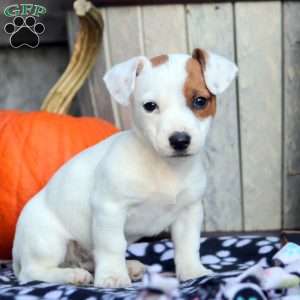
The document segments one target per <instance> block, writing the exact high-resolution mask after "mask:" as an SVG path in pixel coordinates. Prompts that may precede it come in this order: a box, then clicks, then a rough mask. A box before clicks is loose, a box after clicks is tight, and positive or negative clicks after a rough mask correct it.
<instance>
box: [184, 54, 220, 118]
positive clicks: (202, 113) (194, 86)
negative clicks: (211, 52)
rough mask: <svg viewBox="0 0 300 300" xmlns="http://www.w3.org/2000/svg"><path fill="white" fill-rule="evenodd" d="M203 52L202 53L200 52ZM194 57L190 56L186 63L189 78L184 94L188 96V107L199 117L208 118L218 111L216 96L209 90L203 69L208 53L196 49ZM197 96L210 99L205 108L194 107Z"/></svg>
mask: <svg viewBox="0 0 300 300" xmlns="http://www.w3.org/2000/svg"><path fill="white" fill-rule="evenodd" d="M196 50H197V56H195V57H194V53H195V51H196ZM198 50H199V51H200V52H202V53H201V54H200V52H199V51H198ZM194 53H193V58H190V59H189V60H188V61H187V64H186V71H187V78H186V81H185V83H184V86H183V94H184V96H185V98H186V103H187V105H188V107H190V108H191V110H192V111H193V112H194V114H195V115H196V116H197V117H198V118H207V117H209V116H214V115H215V113H216V106H217V104H216V96H215V95H213V94H211V93H210V91H209V90H208V88H207V86H206V84H205V80H204V75H203V70H204V68H205V59H204V58H205V55H206V53H205V52H203V51H202V50H200V49H195V50H194ZM196 97H204V98H206V99H207V100H208V103H207V105H206V107H205V108H203V109H201V110H197V109H195V108H193V105H192V102H193V99H194V98H196Z"/></svg>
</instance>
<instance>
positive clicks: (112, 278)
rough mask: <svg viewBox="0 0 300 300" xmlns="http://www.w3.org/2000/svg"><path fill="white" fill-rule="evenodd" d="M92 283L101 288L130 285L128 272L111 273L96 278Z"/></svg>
mask: <svg viewBox="0 0 300 300" xmlns="http://www.w3.org/2000/svg"><path fill="white" fill-rule="evenodd" d="M94 285H95V286H96V287H101V288H126V287H130V286H131V281H130V278H129V276H128V274H126V275H120V274H112V275H106V276H101V277H99V278H96V279H95V282H94Z"/></svg>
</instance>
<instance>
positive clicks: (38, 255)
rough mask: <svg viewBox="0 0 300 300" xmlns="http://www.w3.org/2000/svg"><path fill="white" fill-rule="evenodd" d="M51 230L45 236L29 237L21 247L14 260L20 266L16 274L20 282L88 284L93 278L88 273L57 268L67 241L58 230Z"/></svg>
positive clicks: (63, 255) (62, 259)
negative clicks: (18, 254) (19, 253)
mask: <svg viewBox="0 0 300 300" xmlns="http://www.w3.org/2000/svg"><path fill="white" fill-rule="evenodd" d="M53 227H54V226H53ZM53 229H54V228H52V230H51V231H50V230H49V231H48V232H47V236H32V235H31V240H30V241H31V242H30V243H27V244H23V245H22V246H23V248H22V255H20V256H19V257H17V258H16V259H17V261H18V262H19V264H20V266H21V270H20V272H19V274H18V279H19V280H20V282H21V283H26V282H29V281H34V280H37V281H46V282H50V283H70V284H78V285H79V284H88V283H90V282H91V281H92V280H93V277H92V275H91V274H90V273H89V272H88V271H86V270H84V269H82V268H61V267H59V266H60V264H61V263H62V262H63V261H64V259H65V254H66V249H67V243H68V239H67V238H66V236H65V235H64V234H63V233H62V232H61V231H60V230H59V228H55V229H56V230H53ZM27 241H29V239H27Z"/></svg>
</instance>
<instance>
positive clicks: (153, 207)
mask: <svg viewBox="0 0 300 300" xmlns="http://www.w3.org/2000/svg"><path fill="white" fill-rule="evenodd" d="M189 202H192V199H191V198H190V197H189V193H188V191H183V192H181V193H179V194H178V195H175V196H174V195H170V194H163V193H153V194H150V195H148V197H147V198H146V199H143V201H142V202H141V203H140V204H137V205H135V206H133V207H131V208H130V209H129V210H128V215H127V221H126V227H125V231H126V234H127V235H128V236H134V237H135V236H137V237H142V236H152V235H156V234H158V233H160V232H162V231H163V230H165V229H167V227H168V226H170V225H171V224H172V223H173V221H174V220H175V219H176V217H177V215H178V214H179V213H180V211H181V210H182V209H183V208H184V207H185V206H186V205H188V203H189Z"/></svg>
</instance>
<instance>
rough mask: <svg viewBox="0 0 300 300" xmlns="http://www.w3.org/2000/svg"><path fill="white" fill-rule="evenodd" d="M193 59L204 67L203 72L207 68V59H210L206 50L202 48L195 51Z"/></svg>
mask: <svg viewBox="0 0 300 300" xmlns="http://www.w3.org/2000/svg"><path fill="white" fill-rule="evenodd" d="M192 57H193V58H194V59H196V60H197V61H198V62H199V63H200V65H201V67H202V71H204V70H205V67H206V62H207V59H208V55H207V52H206V51H205V50H202V49H200V48H196V49H194V50H193V54H192Z"/></svg>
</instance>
